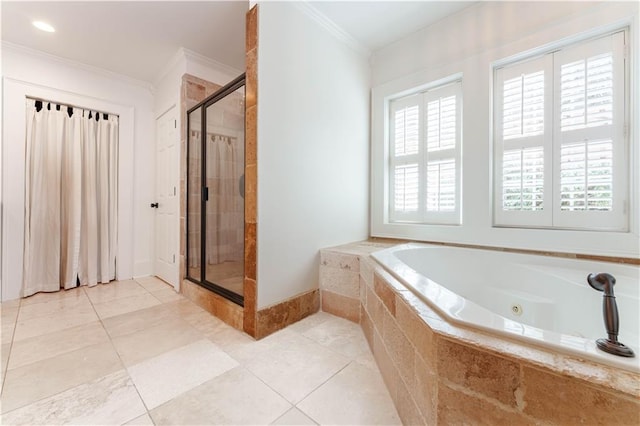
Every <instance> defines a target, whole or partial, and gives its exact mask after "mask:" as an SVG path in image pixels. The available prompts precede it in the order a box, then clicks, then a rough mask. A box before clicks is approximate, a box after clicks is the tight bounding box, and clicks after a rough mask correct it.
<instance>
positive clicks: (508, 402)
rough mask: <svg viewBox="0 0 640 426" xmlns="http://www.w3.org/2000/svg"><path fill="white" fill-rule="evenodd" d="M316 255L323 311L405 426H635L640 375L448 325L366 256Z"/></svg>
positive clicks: (354, 247)
mask: <svg viewBox="0 0 640 426" xmlns="http://www.w3.org/2000/svg"><path fill="white" fill-rule="evenodd" d="M389 245H391V244H386V245H385V244H380V243H371V242H364V243H356V244H351V245H347V246H342V247H336V248H332V249H325V250H322V251H321V257H320V258H321V264H320V292H321V300H322V306H321V308H322V310H323V311H326V312H329V313H332V314H334V315H338V316H341V317H343V318H347V319H349V320H351V321H354V322H359V323H360V325H361V327H362V329H363V331H364V334H365V336H366V338H367V340H368V342H369V346H370V347H371V350H372V352H373V354H374V357H375V359H376V362H377V364H378V367H379V368H380V371H381V372H382V375H383V377H384V380H385V383H386V385H387V388H388V390H389V393H390V394H391V397H392V398H393V401H394V403H395V405H396V408H397V410H398V413H399V414H400V417H401V418H402V421H403V423H404V424H510V425H513V424H517V425H526V424H559V425H568V424H615V425H623V424H629V425H632V424H634V425H637V424H640V375H638V374H633V373H630V372H625V371H621V370H618V369H615V368H609V367H602V366H597V365H594V364H591V363H588V362H584V361H581V360H578V359H575V358H572V357H568V356H563V355H561V354H557V353H551V352H547V351H544V350H541V349H538V348H534V347H529V346H525V345H522V344H519V343H516V342H512V341H509V340H504V339H499V338H497V337H494V336H491V335H489V334H484V333H481V332H477V331H474V330H471V329H466V328H462V327H458V326H454V325H452V324H450V323H448V322H447V321H445V320H444V319H443V318H442V317H441V316H440V315H439V314H437V313H436V312H434V311H433V310H432V309H430V308H429V307H428V306H427V305H426V304H425V303H423V302H422V301H421V300H419V299H418V298H417V297H416V296H415V295H414V294H413V293H411V292H410V291H409V290H407V289H406V288H405V287H403V286H402V285H401V284H400V283H399V282H398V281H397V280H395V279H394V278H393V277H392V276H390V275H389V274H388V273H386V272H385V271H384V270H383V269H382V268H381V267H380V266H379V265H377V264H376V263H375V261H374V260H372V259H371V258H370V256H369V253H371V252H372V251H375V250H377V249H381V248H384V247H387V246H389Z"/></svg>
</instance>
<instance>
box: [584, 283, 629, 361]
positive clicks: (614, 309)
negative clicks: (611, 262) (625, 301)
mask: <svg viewBox="0 0 640 426" xmlns="http://www.w3.org/2000/svg"><path fill="white" fill-rule="evenodd" d="M587 282H588V283H589V285H590V286H591V287H593V288H595V289H596V290H598V291H602V292H604V297H603V299H602V314H603V315H604V326H605V328H606V329H607V338H606V339H598V340H596V345H597V346H598V348H599V349H600V350H603V351H605V352H608V353H610V354H614V355H618V356H624V357H634V356H635V354H634V353H633V350H631V348H630V347H628V346H625V345H624V344H622V343H620V342H618V326H619V323H620V320H619V317H618V304H617V303H616V297H615V296H614V295H613V286H614V284H615V283H616V279H615V277H614V276H613V275H611V274H607V273H604V272H602V273H599V274H589V275H588V276H587Z"/></svg>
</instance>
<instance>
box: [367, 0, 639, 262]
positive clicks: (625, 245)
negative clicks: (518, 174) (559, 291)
mask: <svg viewBox="0 0 640 426" xmlns="http://www.w3.org/2000/svg"><path fill="white" fill-rule="evenodd" d="M620 23H626V24H629V23H631V27H632V31H631V35H632V38H633V40H634V42H635V47H634V49H633V51H632V52H631V56H630V58H631V60H632V68H631V70H632V72H633V74H634V75H635V76H636V77H637V76H638V61H637V59H638V53H639V52H640V43H639V42H638V31H637V23H638V3H637V2H600V3H594V2H567V3H562V2H544V3H540V2H479V3H477V4H476V5H474V6H472V7H470V8H467V9H465V10H462V11H461V12H459V13H458V14H456V15H453V16H451V17H449V18H446V19H444V20H442V21H440V22H437V23H435V24H434V25H432V26H430V27H427V28H425V29H423V30H421V31H419V32H417V33H415V34H413V35H411V36H409V37H407V38H405V39H403V40H400V41H398V42H396V43H394V44H392V45H390V46H387V47H385V48H383V49H381V50H379V51H377V52H375V53H374V54H373V56H372V81H373V87H374V88H373V92H372V150H373V155H374V157H376V158H378V159H379V158H380V156H382V155H383V150H384V148H383V146H384V127H383V123H384V109H383V105H384V97H385V96H390V95H391V94H393V93H398V92H401V91H403V90H407V89H410V88H412V87H416V86H419V85H422V84H425V83H428V82H430V81H435V80H438V79H441V78H443V77H446V76H449V75H452V74H455V73H462V74H463V77H462V84H463V154H462V156H463V181H462V195H463V200H462V206H463V225H462V226H436V225H413V226H407V225H401V226H398V225H393V224H384V223H383V222H384V219H383V217H382V212H383V207H382V206H383V201H382V200H381V199H380V198H381V197H379V196H378V195H377V194H382V191H383V188H384V178H383V173H378V172H377V170H379V169H380V168H381V167H382V164H383V161H376V162H375V163H374V164H376V166H374V168H375V169H376V172H375V173H374V174H373V178H372V200H373V203H372V235H376V236H399V237H400V236H401V237H405V238H409V239H419V240H433V241H449V242H461V243H468V244H482V245H493V246H502V247H522V248H531V249H538V250H552V251H567V252H574V253H590V254H606V255H619V256H633V257H637V256H640V244H639V241H640V239H639V237H638V225H639V224H638V213H639V211H640V210H639V209H638V202H637V201H636V206H635V215H633V217H632V224H631V225H632V226H631V229H632V231H633V232H631V233H614V232H588V231H563V230H531V229H529V230H527V229H506V228H492V217H491V212H492V205H491V199H492V196H491V192H492V191H491V189H492V182H491V168H490V166H491V164H490V163H491V161H490V159H491V115H490V114H491V80H492V71H491V64H492V63H493V62H494V61H497V60H500V59H503V58H507V57H510V56H512V55H515V54H517V53H520V52H523V51H527V50H531V49H534V48H538V47H541V46H544V45H546V44H549V43H553V42H557V41H558V40H561V39H563V38H566V37H571V36H574V35H576V34H580V33H584V32H587V31H590V30H592V29H594V28H598V27H603V26H615V25H618V24H620ZM630 93H631V94H632V114H634V115H633V116H634V117H636V120H635V126H634V127H633V128H632V131H631V138H632V141H633V144H635V147H636V150H635V151H634V152H633V153H632V155H633V158H634V161H635V164H640V160H639V159H640V146H639V144H638V121H639V120H638V119H637V117H638V93H639V91H638V88H637V86H636V87H632V88H631V91H630ZM634 111H635V112H634ZM632 172H633V173H634V175H633V178H632V184H633V185H632V186H633V189H632V191H633V192H632V193H635V194H639V193H640V192H639V189H640V174H639V173H638V170H637V168H636V170H635V171H634V170H633V169H632ZM638 198H640V197H637V196H636V199H638Z"/></svg>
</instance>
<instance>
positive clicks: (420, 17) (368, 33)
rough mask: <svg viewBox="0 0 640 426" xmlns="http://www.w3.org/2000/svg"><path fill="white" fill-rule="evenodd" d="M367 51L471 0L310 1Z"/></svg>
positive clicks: (409, 32) (448, 13) (398, 38)
mask: <svg viewBox="0 0 640 426" xmlns="http://www.w3.org/2000/svg"><path fill="white" fill-rule="evenodd" d="M309 3H310V4H311V5H312V6H313V7H314V8H315V9H316V10H318V11H319V12H321V13H322V14H324V15H325V16H327V17H328V18H329V19H331V20H332V21H333V22H334V23H335V24H337V25H338V26H339V27H340V28H342V29H343V30H345V31H346V32H347V33H348V34H350V35H351V36H352V37H354V38H355V39H356V40H358V41H359V42H360V43H361V44H362V45H364V47H366V48H367V49H368V50H370V51H375V50H377V49H380V48H381V47H384V46H387V45H389V44H391V43H393V42H395V41H398V40H400V39H402V38H404V37H406V36H408V35H409V34H412V33H414V32H416V31H418V30H420V29H421V28H424V27H426V26H428V25H431V24H433V23H434V22H436V21H439V20H441V19H443V18H444V17H446V16H448V15H451V14H454V13H456V12H458V11H460V10H462V9H464V8H465V7H467V6H470V5H471V4H473V3H475V2H473V1H455V0H453V1H452V0H449V1H433V0H422V1H310V2H309Z"/></svg>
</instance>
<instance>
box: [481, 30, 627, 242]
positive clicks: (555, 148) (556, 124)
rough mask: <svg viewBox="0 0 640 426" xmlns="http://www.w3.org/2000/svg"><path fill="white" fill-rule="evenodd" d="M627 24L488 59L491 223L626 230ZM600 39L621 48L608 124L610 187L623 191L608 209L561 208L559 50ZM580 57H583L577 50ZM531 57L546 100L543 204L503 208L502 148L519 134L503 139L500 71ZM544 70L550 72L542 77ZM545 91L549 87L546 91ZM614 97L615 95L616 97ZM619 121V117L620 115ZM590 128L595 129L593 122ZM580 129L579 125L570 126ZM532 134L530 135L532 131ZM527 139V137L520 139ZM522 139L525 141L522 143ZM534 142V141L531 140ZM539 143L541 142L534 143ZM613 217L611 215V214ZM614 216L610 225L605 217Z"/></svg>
mask: <svg viewBox="0 0 640 426" xmlns="http://www.w3.org/2000/svg"><path fill="white" fill-rule="evenodd" d="M629 34H630V28H629V26H622V27H615V28H607V29H603V30H600V31H597V32H596V31H594V32H590V33H588V34H586V35H578V36H575V37H571V38H568V39H564V40H561V41H559V42H556V43H551V44H549V45H546V46H543V47H542V48H538V49H534V50H530V51H526V52H522V53H519V54H516V55H513V56H511V57H509V58H505V59H502V60H499V61H495V62H493V63H492V64H491V77H492V87H491V100H492V115H493V117H492V137H491V140H492V155H491V160H492V167H491V169H492V172H491V174H492V179H493V184H492V189H491V194H492V198H493V200H492V210H493V211H492V226H493V227H494V228H521V229H526V228H534V229H547V230H574V231H579V232H584V231H606V232H618V233H619V232H630V230H631V228H632V226H633V223H632V221H633V217H632V211H633V208H632V206H635V205H636V203H637V200H635V199H633V198H632V193H631V188H632V187H633V182H632V176H633V173H632V171H633V168H632V164H633V157H632V156H631V155H630V153H631V151H632V146H631V145H632V143H633V142H632V139H631V135H630V134H629V131H628V129H629V128H630V126H631V123H630V116H631V115H630V110H631V109H632V108H633V105H631V99H630V90H631V81H630V73H631V69H633V66H632V64H631V63H630V60H629V55H628V52H629V40H630V38H629ZM617 37H622V43H618V44H617V45H616V44H615V40H614V38H617ZM604 40H612V41H611V43H612V44H613V45H615V46H616V47H619V46H622V47H619V49H620V50H614V51H613V55H614V58H616V60H617V61H621V62H622V64H620V66H617V65H616V66H614V68H613V73H614V86H613V91H614V102H613V108H614V114H613V121H614V123H613V124H612V125H611V128H612V129H613V137H612V138H613V139H612V140H613V143H614V150H615V153H614V157H613V162H614V170H616V172H614V178H613V179H614V180H613V188H614V191H615V193H616V194H620V193H622V194H624V195H623V196H616V197H615V198H614V205H613V209H612V211H607V212H601V211H592V210H586V211H571V212H566V211H564V212H563V211H562V210H561V209H560V200H561V199H560V196H561V190H560V150H561V148H562V145H563V142H562V141H563V134H565V135H566V133H563V132H562V131H561V128H560V125H561V113H560V102H561V96H560V77H559V75H560V74H559V71H560V68H561V66H562V64H564V63H567V61H566V60H565V61H562V60H561V59H562V58H563V56H566V55H575V54H576V52H577V51H580V50H583V51H588V50H595V48H593V47H592V45H595V44H597V43H600V42H601V41H604ZM581 57H587V56H585V55H582V56H581ZM532 62H542V63H544V66H543V69H544V73H545V74H544V75H545V88H544V92H545V100H544V107H545V109H544V121H545V123H544V134H543V139H544V143H543V144H542V146H543V147H544V169H545V172H544V194H545V195H544V201H543V202H544V204H545V205H546V206H548V208H545V209H544V210H542V211H526V210H523V211H517V210H503V208H502V197H503V182H502V156H503V153H504V151H505V150H506V149H505V148H504V147H505V145H507V144H509V145H515V144H518V143H520V142H522V141H523V140H524V138H522V139H521V140H518V139H515V142H514V141H512V140H504V139H503V137H502V115H503V111H502V96H503V85H502V84H503V82H504V81H506V80H508V78H504V76H503V74H505V73H508V72H511V73H512V74H515V73H516V72H517V71H518V69H519V68H520V69H521V68H524V69H526V68H530V64H531V63H532ZM547 75H548V76H549V77H550V78H549V79H548V78H547ZM549 92H551V93H550V94H549ZM616 97H617V99H616ZM620 120H621V121H622V123H620V122H619V121H620ZM592 129H596V131H595V132H594V131H593V130H592V132H593V133H597V132H598V131H597V129H598V127H593V128H592ZM575 132H581V131H575ZM534 138H535V136H534ZM525 142H526V141H525ZM525 145H527V146H528V145H529V144H528V143H525ZM532 146H533V145H532ZM538 146H540V145H538ZM612 218H613V219H612ZM612 220H613V221H614V223H615V225H614V226H610V225H609V223H610V222H611V221H612Z"/></svg>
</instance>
